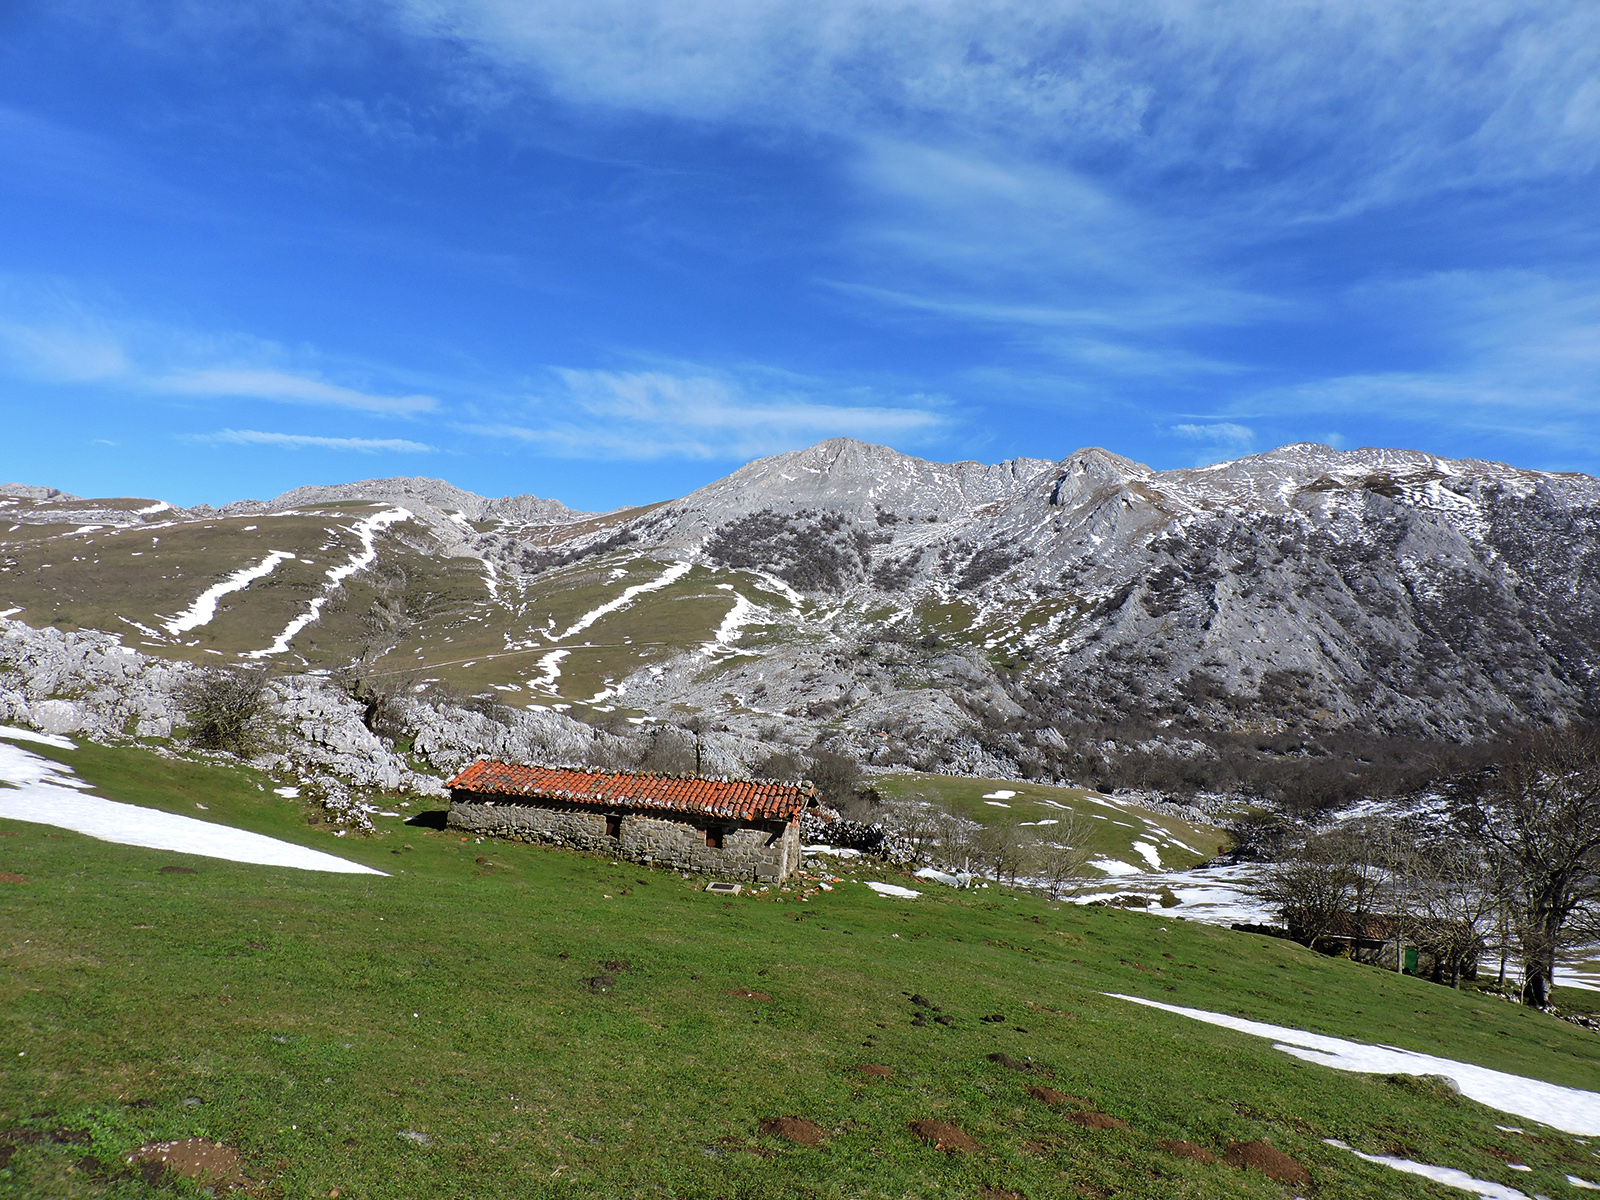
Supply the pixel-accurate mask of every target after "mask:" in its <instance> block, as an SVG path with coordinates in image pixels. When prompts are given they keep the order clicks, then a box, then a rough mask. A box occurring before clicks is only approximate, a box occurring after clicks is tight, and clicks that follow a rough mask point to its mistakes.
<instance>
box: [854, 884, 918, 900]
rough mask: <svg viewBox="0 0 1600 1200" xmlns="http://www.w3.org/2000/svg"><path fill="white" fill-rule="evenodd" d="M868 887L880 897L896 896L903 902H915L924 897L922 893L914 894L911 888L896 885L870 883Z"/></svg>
mask: <svg viewBox="0 0 1600 1200" xmlns="http://www.w3.org/2000/svg"><path fill="white" fill-rule="evenodd" d="M867 886H868V887H869V888H871V889H872V890H873V891H875V892H877V893H878V895H880V896H885V897H888V896H894V897H898V898H899V899H902V900H915V899H916V898H917V897H918V896H920V895H922V893H921V892H913V891H912V890H911V889H910V888H904V887H900V886H899V885H898V884H894V883H868V884H867Z"/></svg>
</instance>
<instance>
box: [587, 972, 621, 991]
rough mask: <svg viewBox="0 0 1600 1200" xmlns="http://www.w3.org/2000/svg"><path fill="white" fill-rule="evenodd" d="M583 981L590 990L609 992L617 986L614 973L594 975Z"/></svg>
mask: <svg viewBox="0 0 1600 1200" xmlns="http://www.w3.org/2000/svg"><path fill="white" fill-rule="evenodd" d="M583 982H584V985H585V986H586V987H587V988H588V989H589V990H590V991H591V992H609V991H610V990H611V989H612V988H614V987H616V986H617V980H616V977H615V976H614V975H595V976H593V977H592V978H589V979H585V980H584V981H583Z"/></svg>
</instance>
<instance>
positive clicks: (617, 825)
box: [606, 813, 622, 838]
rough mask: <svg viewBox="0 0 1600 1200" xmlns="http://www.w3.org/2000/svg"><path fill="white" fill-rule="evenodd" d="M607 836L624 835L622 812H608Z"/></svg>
mask: <svg viewBox="0 0 1600 1200" xmlns="http://www.w3.org/2000/svg"><path fill="white" fill-rule="evenodd" d="M606 836H607V837H608V838H619V837H621V836H622V814H620V813H607V814H606Z"/></svg>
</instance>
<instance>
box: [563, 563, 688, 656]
mask: <svg viewBox="0 0 1600 1200" xmlns="http://www.w3.org/2000/svg"><path fill="white" fill-rule="evenodd" d="M693 567H694V564H693V563H686V562H680V563H673V564H672V565H671V566H670V567H668V568H667V569H666V570H665V571H663V572H662V573H661V574H660V575H658V576H656V577H655V578H654V579H652V580H650V581H649V582H648V583H636V584H634V585H633V586H632V587H630V588H624V589H623V591H622V595H620V596H618V597H617V598H616V599H615V600H608V601H607V602H606V603H604V604H602V605H600V607H598V608H591V609H590V610H589V611H588V612H586V613H584V614H583V616H581V617H579V618H578V619H577V620H576V621H574V622H573V623H572V624H571V625H570V626H568V627H567V628H566V629H564V630H562V631H561V632H560V633H558V634H555V635H551V634H545V635H544V636H545V637H547V638H549V639H550V640H551V641H552V642H564V641H566V640H567V639H568V638H569V637H574V636H576V635H577V634H580V633H582V632H583V631H584V630H585V629H587V628H589V626H591V625H593V624H594V623H595V622H596V621H598V620H599V619H600V618H601V617H604V616H609V615H610V614H612V613H614V612H616V611H618V610H619V609H624V608H627V607H628V605H630V604H632V603H633V602H634V600H635V599H637V598H638V597H640V596H642V595H644V594H645V593H646V592H659V591H660V590H661V589H662V588H664V587H667V586H668V585H670V584H673V583H676V582H677V581H678V580H680V579H682V578H683V577H684V576H685V575H687V574H688V573H689V572H690V571H691V570H692V569H693Z"/></svg>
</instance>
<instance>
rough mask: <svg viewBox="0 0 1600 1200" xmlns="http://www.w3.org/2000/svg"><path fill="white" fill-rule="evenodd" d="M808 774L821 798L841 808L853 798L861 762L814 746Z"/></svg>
mask: <svg viewBox="0 0 1600 1200" xmlns="http://www.w3.org/2000/svg"><path fill="white" fill-rule="evenodd" d="M809 774H810V776H811V782H812V783H814V784H816V785H817V790H818V791H819V792H821V793H822V798H823V799H824V800H825V801H827V802H828V803H829V804H831V805H833V807H834V808H842V807H844V806H846V805H849V803H850V802H851V801H852V800H853V799H854V798H855V794H856V786H857V785H858V784H859V783H860V782H861V764H860V763H858V762H856V760H855V759H853V758H848V757H846V756H845V755H843V754H839V753H837V752H836V751H833V750H825V749H821V748H815V749H813V750H812V752H811V769H810V772H809Z"/></svg>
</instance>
